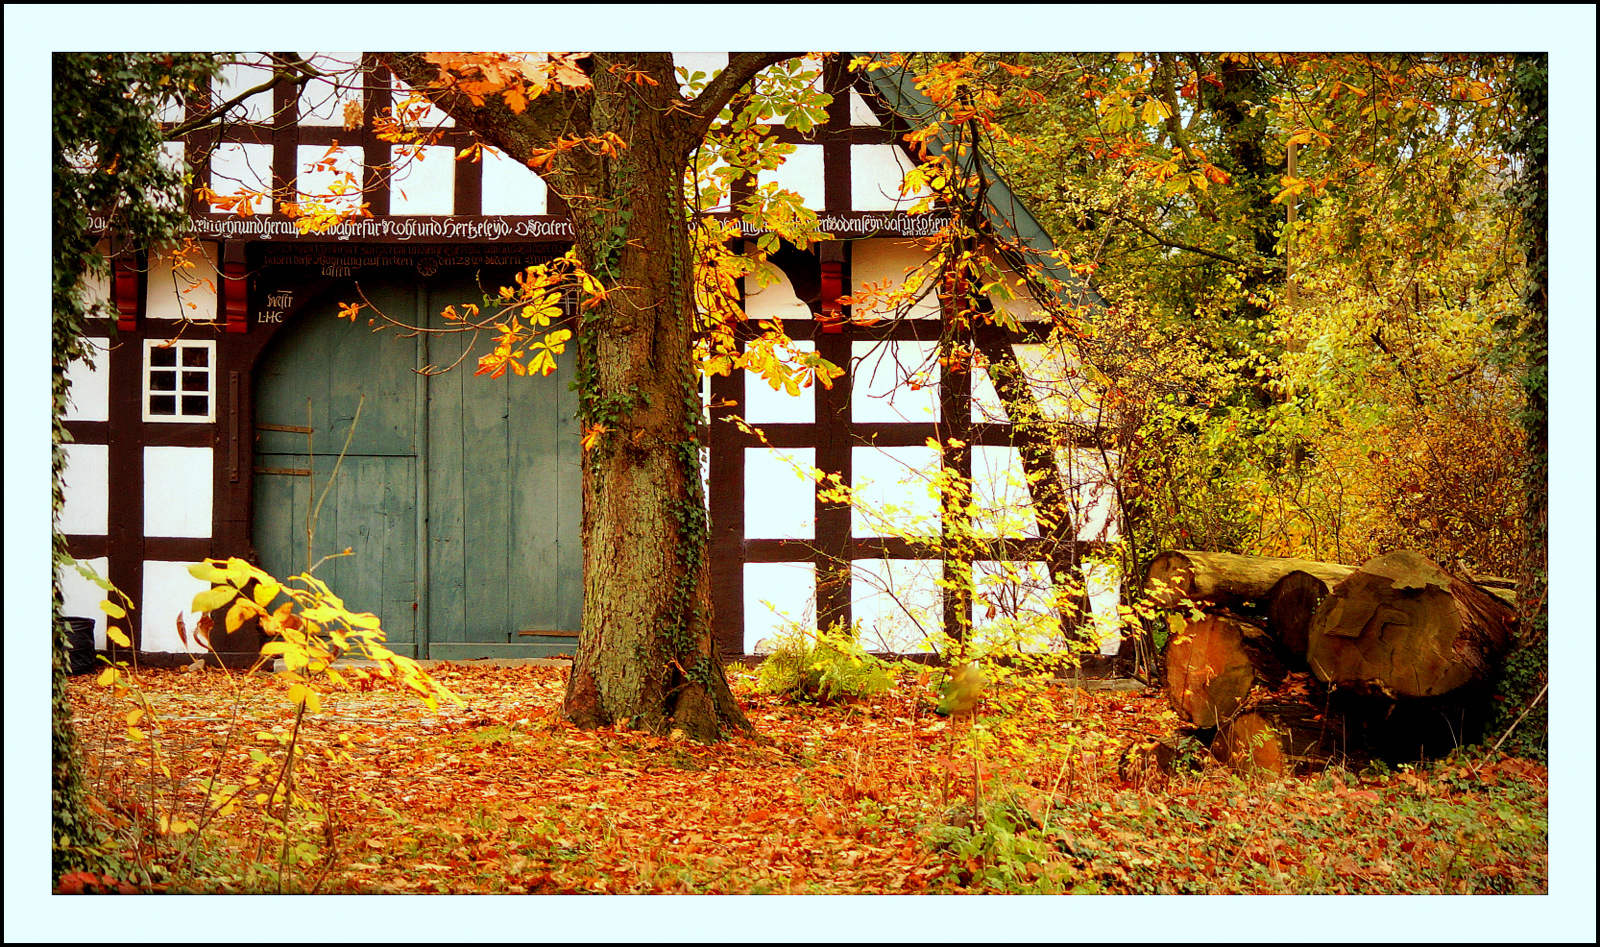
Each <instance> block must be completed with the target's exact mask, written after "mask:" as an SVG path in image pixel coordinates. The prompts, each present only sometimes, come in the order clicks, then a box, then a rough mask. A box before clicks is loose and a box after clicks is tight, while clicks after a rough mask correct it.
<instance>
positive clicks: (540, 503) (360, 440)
mask: <svg viewBox="0 0 1600 947" xmlns="http://www.w3.org/2000/svg"><path fill="white" fill-rule="evenodd" d="M369 274H379V275H369ZM360 285H361V290H362V292H363V293H364V294H365V295H366V297H367V299H368V300H370V301H371V302H372V303H374V304H375V305H377V306H379V307H381V308H382V310H383V311H385V312H387V313H389V314H390V315H392V316H394V317H395V318H396V319H399V320H401V321H405V322H409V323H410V324H412V325H424V326H429V327H432V328H442V327H443V323H442V322H441V321H440V320H439V318H438V315H437V313H438V312H439V311H440V310H442V309H443V308H444V307H446V306H450V305H455V306H458V307H459V306H460V305H461V304H462V303H465V302H477V303H479V304H482V295H483V294H482V290H481V289H480V288H479V287H478V282H477V280H476V278H475V277H474V276H473V275H472V274H470V273H464V272H459V271H455V273H454V275H452V271H451V270H440V271H439V272H438V274H437V275H435V276H433V277H431V278H429V279H422V278H420V277H418V276H417V275H416V273H415V272H411V271H405V270H393V271H388V270H385V271H377V270H367V271H363V275H362V277H361V279H360ZM485 285H487V286H489V287H490V289H491V290H492V289H493V287H495V286H498V285H499V284H498V283H494V282H491V281H490V280H489V279H488V278H486V279H485ZM357 298H358V297H357V296H356V295H355V293H354V290H353V289H352V288H350V287H348V286H346V287H343V288H341V289H336V290H334V291H331V292H329V293H327V294H324V295H323V296H322V297H321V298H320V299H319V300H317V301H315V302H313V303H311V304H310V305H308V306H307V307H305V309H304V310H302V312H301V314H300V315H299V316H298V317H297V318H296V320H295V322H294V323H292V324H291V325H289V326H287V327H285V328H284V329H283V330H282V332H280V333H279V335H278V337H277V338H275V339H274V340H273V342H272V344H271V345H270V346H269V348H268V350H267V351H266V352H264V353H263V355H262V358H261V360H260V362H259V363H258V367H257V370H256V375H255V391H256V396H255V419H256V428H257V430H256V444H255V457H256V459H255V467H256V473H255V504H254V509H255V512H254V522H253V536H254V545H255V547H256V550H257V552H258V553H259V554H260V556H261V559H262V565H263V566H264V567H265V568H267V569H268V570H269V571H272V572H274V573H275V574H279V575H287V574H294V573H298V572H302V571H304V570H305V569H306V568H307V566H308V564H311V565H314V564H316V563H317V562H318V561H319V560H320V559H321V558H322V557H323V556H327V555H330V554H336V553H339V552H341V551H342V550H344V549H346V548H349V549H351V550H352V553H353V554H352V555H350V556H338V557H336V558H333V559H329V560H326V561H324V562H323V563H322V564H321V565H320V566H318V568H317V570H316V575H317V577H318V578H320V579H323V580H324V581H326V582H328V584H329V586H330V587H331V588H333V590H334V591H335V593H336V594H338V595H339V596H340V597H342V598H343V599H344V600H345V602H346V603H347V604H348V605H349V606H351V607H352V608H355V609H358V610H363V611H372V612H375V613H376V614H377V615H378V617H379V618H380V619H381V621H382V623H383V628H384V630H385V632H386V634H387V636H388V640H389V642H390V644H391V647H393V648H394V649H395V650H396V651H399V652H400V653H402V654H405V653H411V654H415V655H417V656H418V657H433V658H467V657H496V656H500V657H503V656H516V655H526V656H540V655H545V654H552V653H561V652H569V651H570V650H571V649H572V647H573V645H574V643H575V640H576V638H575V636H576V634H577V628H578V626H579V622H580V618H581V611H582V595H583V578H582V555H581V550H580V546H579V542H580V540H579V518H580V516H581V491H580V466H579V443H578V428H577V421H576V418H575V414H576V408H577V400H576V398H577V396H576V394H575V393H574V392H572V391H569V390H568V382H569V381H570V379H571V378H572V369H573V358H572V352H571V351H570V350H569V351H568V352H567V353H565V354H564V355H563V356H561V357H560V358H559V359H558V362H557V364H558V370H557V372H556V373H555V374H553V375H551V376H549V377H545V378H524V377H517V376H515V375H512V374H510V373H508V374H507V375H506V376H504V377H501V378H497V379H491V378H489V377H487V376H474V375H473V374H472V372H473V370H474V368H475V367H476V364H475V359H474V356H472V355H468V356H467V358H466V359H465V360H463V361H462V362H461V363H460V364H459V365H457V366H456V367H455V368H454V369H453V370H451V371H448V372H445V373H443V374H437V375H423V374H419V373H418V372H417V369H418V368H420V367H422V366H424V365H429V364H432V365H436V366H449V365H451V364H452V363H454V362H455V361H456V359H457V358H458V357H459V356H460V355H461V353H462V350H463V348H464V347H465V346H466V345H467V344H468V343H469V337H467V336H462V335H456V334H433V333H420V334H417V335H415V336H413V337H409V338H407V337H405V336H404V335H402V334H401V333H399V332H397V331H394V330H389V329H386V330H384V331H381V332H373V331H371V329H369V328H368V327H367V326H366V325H365V321H366V320H365V319H364V318H361V319H358V320H357V324H356V325H352V324H351V323H350V322H349V321H347V320H341V319H339V318H337V316H336V313H337V312H338V305H339V303H341V302H351V301H355V300H356V299H357ZM485 341H486V340H485V339H482V338H480V340H479V342H480V350H481V348H482V343H483V342H485ZM358 409H359V412H360V416H359V420H357V411H358ZM352 426H353V432H352ZM308 429H309V431H308ZM347 438H348V447H346V440H347ZM341 451H343V453H344V459H343V461H342V462H340V461H339V459H338V458H339V455H340V453H341ZM336 465H337V466H338V472H337V475H336V476H335V474H334V468H335V466H336ZM330 483H331V486H330ZM319 501H320V507H319V506H318V504H319ZM308 532H309V535H310V544H309V548H308V544H307V536H308Z"/></svg>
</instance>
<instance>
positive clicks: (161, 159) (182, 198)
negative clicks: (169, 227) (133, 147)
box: [151, 141, 189, 210]
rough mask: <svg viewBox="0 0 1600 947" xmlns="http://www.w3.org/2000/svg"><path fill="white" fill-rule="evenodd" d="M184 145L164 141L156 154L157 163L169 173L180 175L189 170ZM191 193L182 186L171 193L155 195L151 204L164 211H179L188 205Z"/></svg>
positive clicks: (177, 142)
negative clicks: (185, 160)
mask: <svg viewBox="0 0 1600 947" xmlns="http://www.w3.org/2000/svg"><path fill="white" fill-rule="evenodd" d="M184 153H185V152H184V145H183V142H181V141H164V142H162V143H161V149H160V151H158V152H157V153H156V161H157V162H158V163H159V164H160V165H161V166H162V167H163V168H165V169H167V170H168V171H176V172H178V173H179V174H182V173H184V171H186V170H187V168H186V166H185V165H184ZM188 201H189V191H188V189H187V188H185V187H184V186H182V185H181V184H180V185H179V186H177V187H174V188H173V189H172V190H170V191H165V192H157V193H155V194H154V195H153V197H152V200H151V203H152V204H154V205H156V206H157V207H160V208H161V209H162V210H178V209H179V208H181V207H184V206H186V205H187V204H188Z"/></svg>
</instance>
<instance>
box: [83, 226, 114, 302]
mask: <svg viewBox="0 0 1600 947" xmlns="http://www.w3.org/2000/svg"><path fill="white" fill-rule="evenodd" d="M95 249H96V250H99V251H100V255H101V256H104V257H106V262H107V263H108V264H109V263H110V256H111V242H110V241H109V240H102V241H100V243H99V244H98V245H97V246H96V247H95ZM81 292H82V295H83V304H84V306H86V307H89V308H90V309H93V308H94V307H99V308H100V311H102V312H110V311H111V272H110V270H109V268H108V269H107V270H106V272H103V273H85V274H84V277H83V284H82V290H81Z"/></svg>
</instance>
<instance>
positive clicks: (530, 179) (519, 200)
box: [483, 148, 548, 216]
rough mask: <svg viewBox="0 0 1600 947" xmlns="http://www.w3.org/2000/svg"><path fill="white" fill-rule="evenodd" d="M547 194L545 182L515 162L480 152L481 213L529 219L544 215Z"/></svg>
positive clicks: (496, 153)
mask: <svg viewBox="0 0 1600 947" xmlns="http://www.w3.org/2000/svg"><path fill="white" fill-rule="evenodd" d="M547 206H548V192H547V190H546V188H545V184H544V178H541V177H539V175H537V174H535V173H534V172H533V170H532V169H530V168H529V167H528V166H527V165H525V164H523V163H522V162H520V161H517V160H516V159H514V158H508V157H506V156H505V155H503V154H501V153H500V152H498V151H490V150H489V149H487V148H485V149H484V151H483V212H484V213H485V214H487V215H490V216H497V215H505V216H524V215H527V216H531V215H536V214H543V213H546V212H547V211H546V207H547Z"/></svg>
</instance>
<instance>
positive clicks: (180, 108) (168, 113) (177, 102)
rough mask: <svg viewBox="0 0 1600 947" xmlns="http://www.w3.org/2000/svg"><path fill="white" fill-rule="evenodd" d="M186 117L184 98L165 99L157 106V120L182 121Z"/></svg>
mask: <svg viewBox="0 0 1600 947" xmlns="http://www.w3.org/2000/svg"><path fill="white" fill-rule="evenodd" d="M183 119H184V103H183V100H182V99H176V98H173V99H163V100H162V102H161V105H160V106H158V107H157V108H156V121H158V122H181V121H183Z"/></svg>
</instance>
